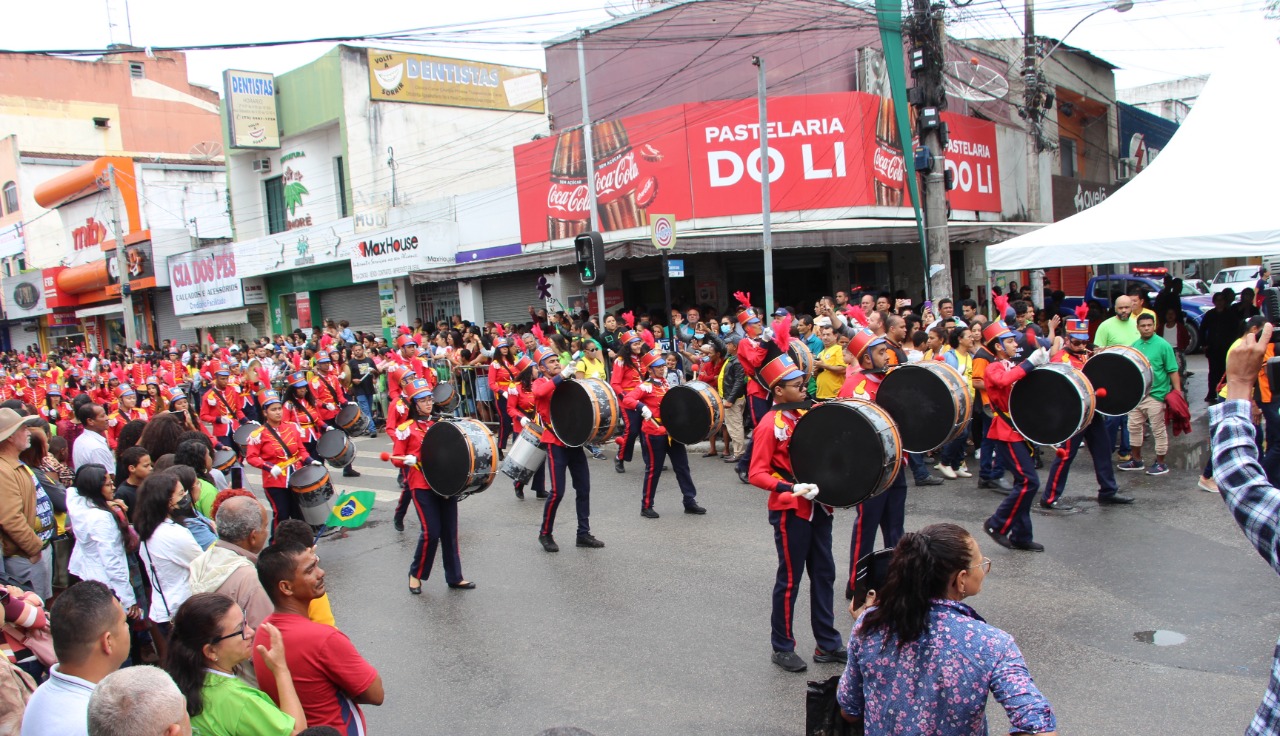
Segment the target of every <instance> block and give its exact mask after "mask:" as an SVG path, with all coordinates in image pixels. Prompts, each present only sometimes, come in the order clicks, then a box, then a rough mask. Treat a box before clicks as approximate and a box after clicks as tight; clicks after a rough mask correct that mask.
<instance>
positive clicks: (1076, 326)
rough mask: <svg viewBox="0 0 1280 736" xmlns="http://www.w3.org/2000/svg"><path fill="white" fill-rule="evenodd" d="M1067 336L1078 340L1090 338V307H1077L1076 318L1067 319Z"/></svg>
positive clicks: (1082, 305)
mask: <svg viewBox="0 0 1280 736" xmlns="http://www.w3.org/2000/svg"><path fill="white" fill-rule="evenodd" d="M1067 336H1068V337H1071V338H1074V339H1076V340H1088V339H1089V307H1088V306H1086V305H1084V304H1081V305H1079V306H1077V307H1076V318H1075V319H1069V320H1067Z"/></svg>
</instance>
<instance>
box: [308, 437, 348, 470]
mask: <svg viewBox="0 0 1280 736" xmlns="http://www.w3.org/2000/svg"><path fill="white" fill-rule="evenodd" d="M316 454H317V455H319V456H320V457H322V458H324V459H325V460H326V461H327V462H328V463H329V464H330V465H332V466H333V467H335V468H345V467H347V466H348V465H350V464H351V462H352V461H353V460H355V459H356V443H354V442H352V441H351V438H350V437H348V436H347V433H346V432H343V431H342V430H340V429H330V430H327V431H326V432H325V433H324V434H322V435H320V441H319V442H317V443H316Z"/></svg>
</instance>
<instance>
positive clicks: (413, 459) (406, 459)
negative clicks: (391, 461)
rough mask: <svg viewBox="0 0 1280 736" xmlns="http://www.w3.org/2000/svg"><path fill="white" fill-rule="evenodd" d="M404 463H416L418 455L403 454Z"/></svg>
mask: <svg viewBox="0 0 1280 736" xmlns="http://www.w3.org/2000/svg"><path fill="white" fill-rule="evenodd" d="M404 464H405V465H417V464H418V457H417V456H416V455H405V456H404Z"/></svg>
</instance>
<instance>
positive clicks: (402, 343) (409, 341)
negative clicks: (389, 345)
mask: <svg viewBox="0 0 1280 736" xmlns="http://www.w3.org/2000/svg"><path fill="white" fill-rule="evenodd" d="M396 347H398V348H399V352H396V353H392V354H391V355H392V358H393V359H394V360H395V361H396V362H397V363H399V364H400V365H403V366H405V367H407V368H408V369H409V370H411V371H413V372H414V373H415V374H417V376H418V378H421V379H423V380H424V381H426V382H427V383H428V384H429V385H430V386H431V388H433V389H434V388H435V387H436V383H437V381H436V374H435V371H433V370H431V368H430V366H428V365H427V364H426V362H424V361H423V359H422V358H421V357H420V356H419V355H418V341H417V340H415V339H414V337H413V335H409V334H404V335H401V336H400V337H397V338H396ZM387 392H388V393H389V394H390V397H391V398H392V399H393V400H394V399H395V398H397V397H399V396H400V387H399V386H397V387H395V388H391V387H390V386H388V387H387Z"/></svg>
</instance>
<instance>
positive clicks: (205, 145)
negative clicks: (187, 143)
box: [191, 141, 222, 161]
mask: <svg viewBox="0 0 1280 736" xmlns="http://www.w3.org/2000/svg"><path fill="white" fill-rule="evenodd" d="M191 156H192V158H197V159H201V160H203V161H212V160H213V159H215V158H219V157H220V156H222V144H221V143H219V142H217V141H200V142H199V143H197V144H195V145H194V146H192V147H191Z"/></svg>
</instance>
